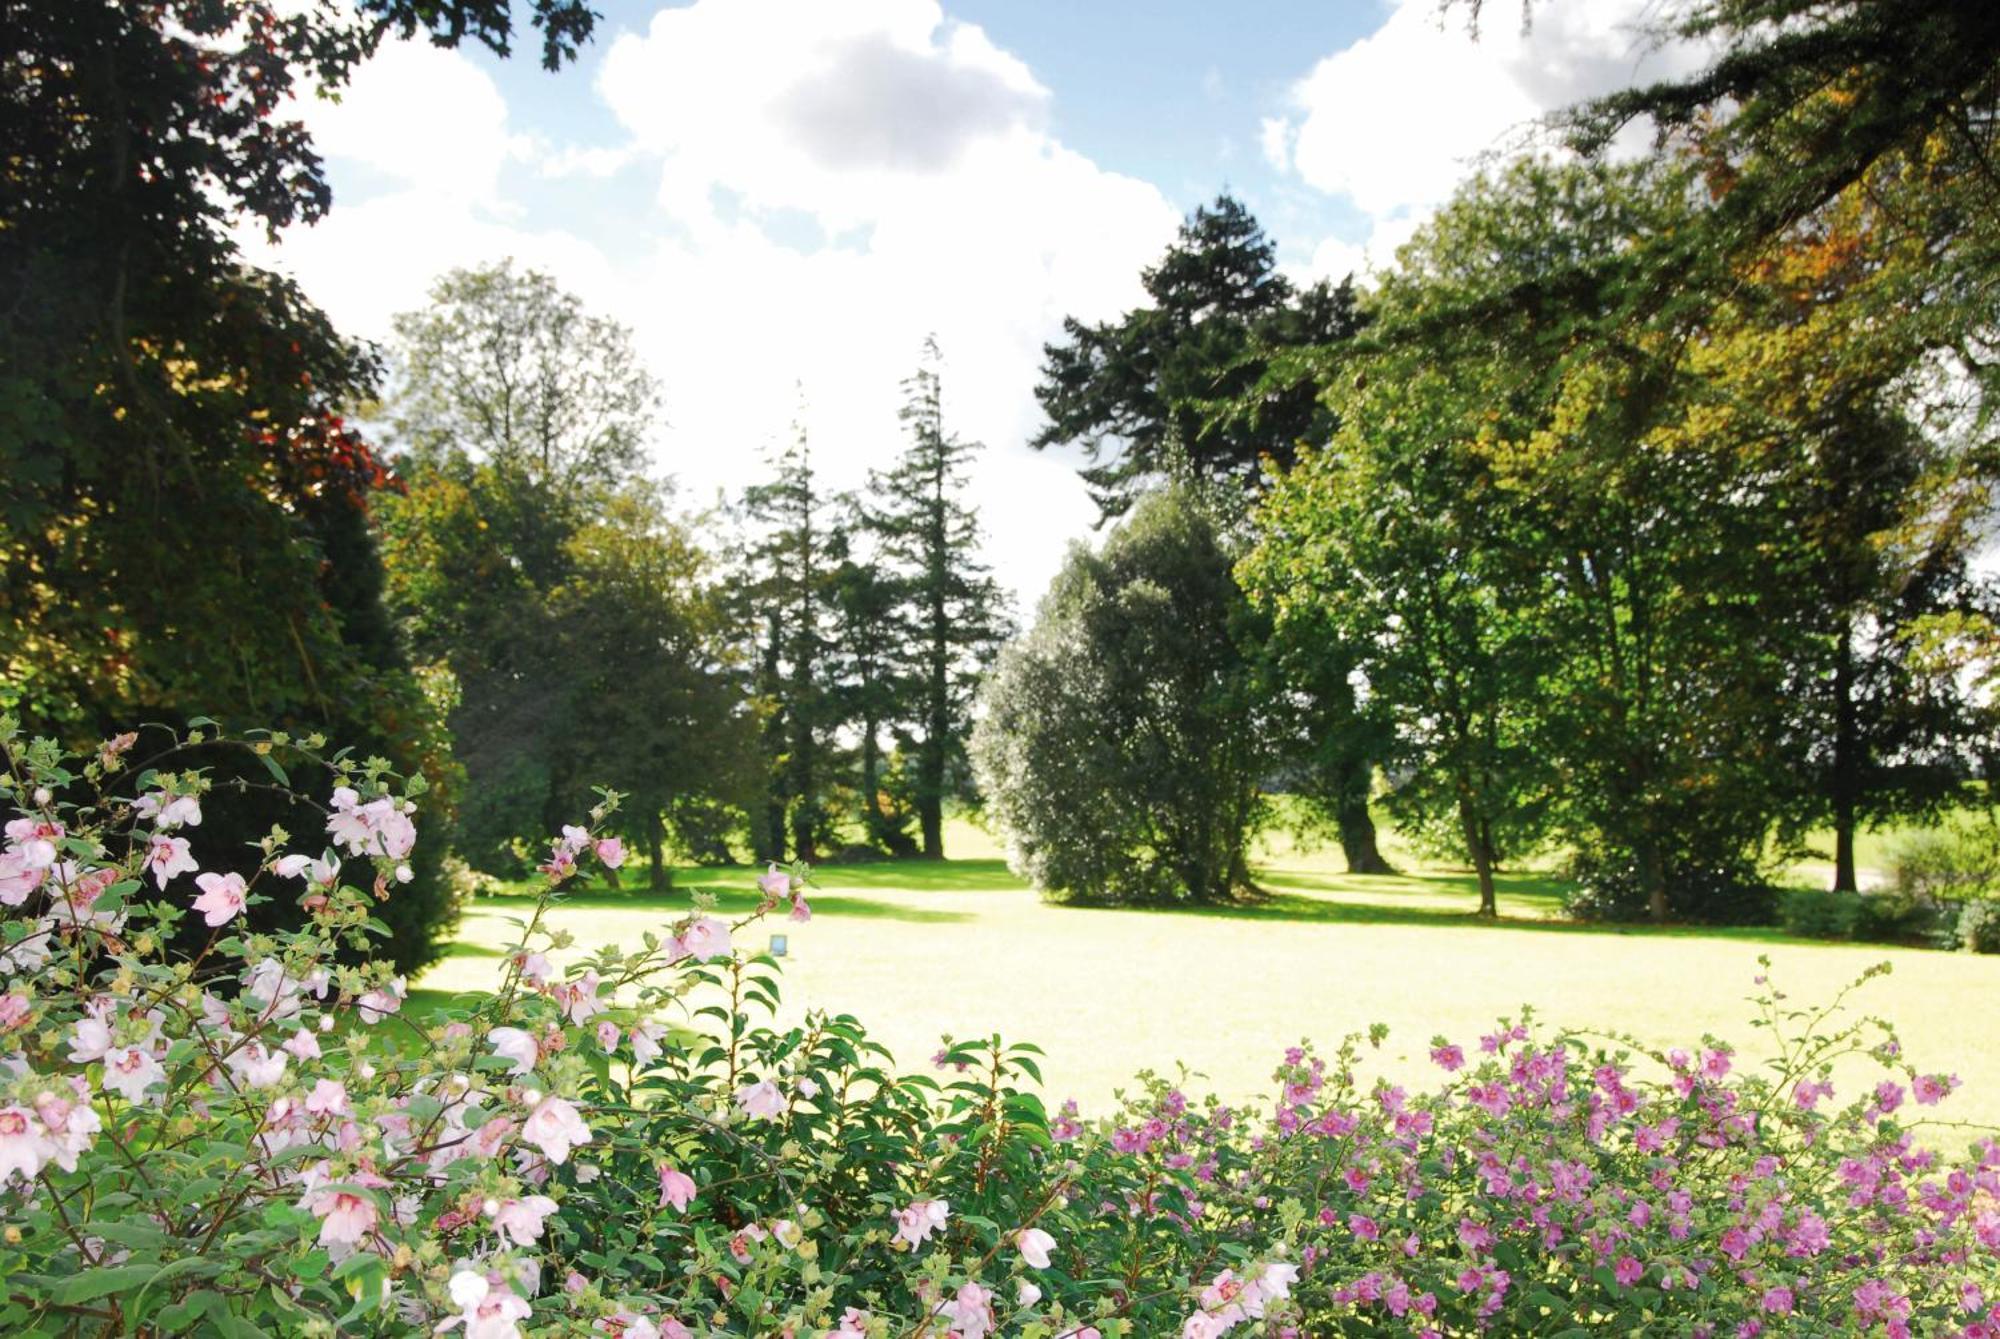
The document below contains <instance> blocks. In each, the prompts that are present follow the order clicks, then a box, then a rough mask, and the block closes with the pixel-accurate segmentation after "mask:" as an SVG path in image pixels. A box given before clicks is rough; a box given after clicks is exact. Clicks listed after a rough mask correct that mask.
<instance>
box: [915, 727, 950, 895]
mask: <svg viewBox="0 0 2000 1339" xmlns="http://www.w3.org/2000/svg"><path fill="white" fill-rule="evenodd" d="M935 725H936V723H935V719H934V720H933V732H931V733H927V734H926V736H925V739H924V745H923V748H922V749H921V750H920V751H919V752H918V754H917V822H918V824H919V825H920V826H921V827H922V829H923V842H924V859H926V860H942V859H944V740H943V739H942V738H940V737H938V736H937V735H936V734H935Z"/></svg>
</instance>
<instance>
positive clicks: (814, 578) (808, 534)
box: [736, 425, 848, 861]
mask: <svg viewBox="0 0 2000 1339" xmlns="http://www.w3.org/2000/svg"><path fill="white" fill-rule="evenodd" d="M773 466H774V470H773V477H772V479H771V480H770V482H768V483H764V484H759V485H757V486H756V487H753V488H750V489H748V490H746V491H745V493H744V497H743V511H744V514H745V519H746V521H747V522H748V525H747V527H746V529H747V532H748V533H749V534H750V535H751V536H753V537H752V538H751V539H750V540H749V541H748V542H747V544H746V546H745V549H744V552H743V554H742V558H741V562H740V565H739V567H740V571H741V573H742V576H741V579H740V580H739V582H738V584H737V593H736V603H737V616H738V620H739V623H740V625H742V626H743V627H745V628H747V629H749V630H751V631H752V633H753V635H754V636H755V637H756V639H757V642H756V644H757V646H758V648H759V649H758V662H757V667H756V669H755V671H754V672H753V676H752V680H753V682H752V694H753V701H754V703H755V707H756V712H757V715H758V719H759V722H760V731H761V739H762V746H763V747H762V754H763V767H764V781H763V785H762V787H761V790H762V797H761V799H760V800H759V801H757V802H756V803H755V804H754V805H753V810H752V813H751V821H750V834H751V847H752V850H753V853H754V854H755V855H756V857H757V858H758V859H759V860H782V859H784V858H785V854H786V851H787V850H788V849H789V851H790V852H791V854H792V856H793V858H795V859H798V860H805V861H812V860H817V859H818V858H819V853H820V851H821V850H822V849H831V848H832V847H834V846H836V845H837V844H838V840H839V835H838V832H837V823H838V819H839V812H838V806H837V805H836V803H835V800H834V794H833V788H834V784H835V780H836V771H837V769H836V766H835V764H836V762H837V757H836V741H835V739H834V731H835V729H836V728H837V727H838V726H839V724H840V706H841V704H840V700H839V698H838V697H837V696H836V694H835V693H834V691H833V683H832V679H831V669H832V667H831V664H830V655H831V651H832V648H833V645H834V637H835V623H834V617H835V609H834V600H835V587H834V581H835V574H836V573H837V572H838V571H839V570H840V563H841V561H842V560H843V558H844V557H845V555H846V553H847V547H848V539H847V536H846V535H845V534H844V533H843V532H842V531H841V529H840V527H839V526H838V525H837V524H835V522H834V519H833V514H832V512H831V510H830V509H831V506H832V503H831V501H830V500H829V499H828V498H827V497H826V496H825V495H824V494H822V493H821V492H820V489H819V481H818V479H817V478H816V476H815V475H814V473H813V465H812V447H811V444H810V442H809V441H808V439H807V436H806V430H805V428H804V426H803V425H798V426H797V427H796V428H795V430H794V433H793V436H792V440H791V442H790V443H789V444H788V445H786V447H785V448H784V449H783V450H782V451H780V452H779V453H778V455H777V458H776V460H775V461H774V462H773Z"/></svg>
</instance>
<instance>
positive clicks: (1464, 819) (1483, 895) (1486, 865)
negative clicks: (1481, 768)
mask: <svg viewBox="0 0 2000 1339" xmlns="http://www.w3.org/2000/svg"><path fill="white" fill-rule="evenodd" d="M1458 821H1459V825H1460V826H1461V827H1462V828H1464V830H1465V849H1466V853H1467V854H1468V855H1470V856H1471V857H1472V870H1473V873H1475V874H1477V875H1478V876H1479V914H1480V915H1481V916H1485V917H1487V918H1489V919H1498V918H1499V915H1500V903H1499V901H1498V900H1497V899H1496V898H1495V896H1494V892H1493V855H1492V852H1491V851H1490V850H1489V849H1488V848H1487V844H1486V841H1485V839H1484V838H1483V837H1482V836H1481V834H1480V831H1479V819H1478V817H1477V816H1476V815H1475V814H1474V813H1473V812H1472V798H1471V796H1469V795H1468V794H1466V792H1465V791H1464V790H1463V789H1462V788H1461V789H1460V791H1459V796H1458Z"/></svg>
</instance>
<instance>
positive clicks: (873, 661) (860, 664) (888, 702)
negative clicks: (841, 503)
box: [832, 517, 917, 856]
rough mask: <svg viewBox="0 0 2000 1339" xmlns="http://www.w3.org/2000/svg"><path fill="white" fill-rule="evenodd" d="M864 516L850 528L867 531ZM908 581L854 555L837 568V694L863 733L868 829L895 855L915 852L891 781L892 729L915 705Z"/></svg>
mask: <svg viewBox="0 0 2000 1339" xmlns="http://www.w3.org/2000/svg"><path fill="white" fill-rule="evenodd" d="M864 523H865V521H864V520H863V518H861V517H857V518H856V521H855V523H854V524H853V525H852V526H851V527H850V528H851V529H853V530H859V529H860V527H861V525H862V524H864ZM903 587H904V583H903V582H902V581H901V580H899V579H898V578H897V577H896V576H895V575H893V574H891V573H888V572H885V571H884V570H883V569H882V568H881V567H879V566H878V565H877V564H875V563H873V562H869V561H862V560H860V559H858V558H857V557H856V555H854V554H853V553H850V554H848V556H847V557H846V558H844V559H843V560H842V562H841V563H840V566H839V567H838V568H836V569H835V570H834V573H833V605H834V614H835V622H836V627H837V636H836V639H835V642H834V646H833V654H834V661H835V665H834V669H833V672H832V678H833V681H834V691H835V693H836V694H837V695H838V697H839V699H840V716H841V718H842V720H843V721H844V722H845V724H846V726H847V727H848V729H850V730H852V731H853V732H854V734H855V737H856V742H855V755H856V762H857V764H858V774H859V786H858V795H859V799H860V808H861V826H862V832H863V835H864V837H865V838H866V840H867V842H868V844H869V845H871V846H873V847H875V848H876V849H878V850H881V851H885V852H887V853H888V854H890V855H897V856H905V855H914V854H915V853H916V850H917V846H916V842H915V841H914V840H912V838H911V837H910V834H909V830H908V826H907V812H906V809H905V806H904V805H902V804H901V803H899V800H900V797H897V796H892V795H891V794H890V793H889V791H888V789H887V785H886V779H887V763H888V761H889V759H888V757H887V756H886V755H885V754H884V752H883V749H882V736H883V732H884V731H885V730H893V729H896V728H898V727H899V726H900V725H901V724H902V721H903V717H904V715H905V709H906V707H907V706H908V704H909V702H910V692H909V688H910V684H909V679H908V677H907V673H906V671H907V668H908V666H907V663H906V662H907V661H908V659H909V656H908V652H909V646H910V641H909V639H910V636H911V629H910V627H909V623H908V620H907V618H906V614H907V612H908V611H907V608H906V605H905V592H904V589H903Z"/></svg>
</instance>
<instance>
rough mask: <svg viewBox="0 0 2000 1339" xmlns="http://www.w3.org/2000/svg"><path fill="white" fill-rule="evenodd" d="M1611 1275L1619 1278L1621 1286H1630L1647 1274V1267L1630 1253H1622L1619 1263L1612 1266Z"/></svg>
mask: <svg viewBox="0 0 2000 1339" xmlns="http://www.w3.org/2000/svg"><path fill="white" fill-rule="evenodd" d="M1611 1276H1612V1277H1613V1278H1615V1279H1617V1280H1618V1285H1619V1286H1620V1287H1621V1288H1629V1287H1631V1286H1632V1285H1633V1284H1635V1283H1637V1282H1638V1281H1639V1280H1640V1279H1642V1278H1644V1277H1645V1276H1646V1267H1645V1266H1644V1265H1642V1264H1640V1263H1639V1262H1638V1261H1637V1260H1634V1259H1633V1258H1632V1257H1631V1256H1629V1255H1621V1256H1619V1257H1618V1263H1617V1264H1615V1265H1613V1266H1612V1267H1611Z"/></svg>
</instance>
